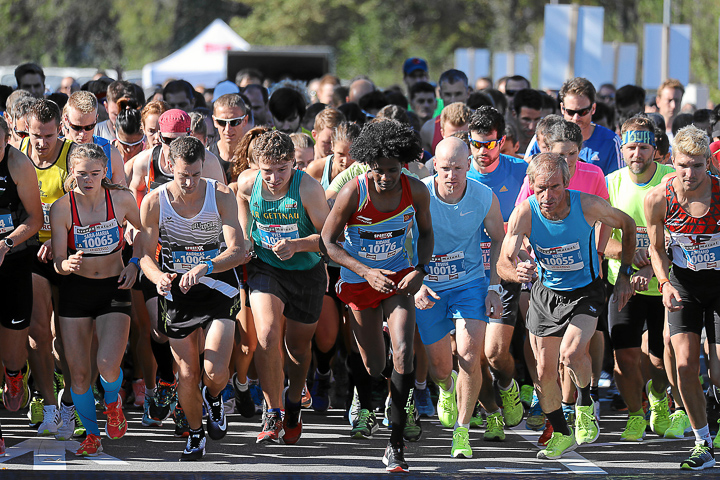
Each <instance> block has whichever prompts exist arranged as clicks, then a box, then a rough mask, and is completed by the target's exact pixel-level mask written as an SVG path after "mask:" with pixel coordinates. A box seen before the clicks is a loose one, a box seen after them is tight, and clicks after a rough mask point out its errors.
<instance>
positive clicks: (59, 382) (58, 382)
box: [53, 370, 65, 399]
mask: <svg viewBox="0 0 720 480" xmlns="http://www.w3.org/2000/svg"><path fill="white" fill-rule="evenodd" d="M64 389H65V377H64V376H63V374H62V373H60V372H58V371H57V370H55V372H54V373H53V391H54V392H55V397H56V398H58V399H59V398H60V397H62V395H61V394H60V392H61V391H62V390H64Z"/></svg>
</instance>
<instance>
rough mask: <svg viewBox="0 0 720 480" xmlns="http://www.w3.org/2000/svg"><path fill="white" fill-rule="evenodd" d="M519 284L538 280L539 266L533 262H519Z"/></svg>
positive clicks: (517, 271) (516, 269)
mask: <svg viewBox="0 0 720 480" xmlns="http://www.w3.org/2000/svg"><path fill="white" fill-rule="evenodd" d="M515 273H516V274H517V277H518V280H519V281H520V282H519V283H525V282H532V281H533V280H535V279H536V278H537V265H536V264H535V262H534V261H533V260H525V261H524V262H518V264H517V266H516V267H515Z"/></svg>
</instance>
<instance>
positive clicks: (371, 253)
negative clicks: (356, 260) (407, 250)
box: [357, 228, 405, 261]
mask: <svg viewBox="0 0 720 480" xmlns="http://www.w3.org/2000/svg"><path fill="white" fill-rule="evenodd" d="M358 233H359V235H360V246H359V249H358V252H357V253H358V255H359V256H360V257H362V258H365V259H367V260H375V261H382V260H387V259H388V258H392V257H394V256H395V255H397V254H399V253H401V252H402V251H403V248H404V247H405V229H404V228H401V229H399V230H393V231H391V232H371V231H368V230H359V231H358Z"/></svg>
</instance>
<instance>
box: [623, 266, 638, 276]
mask: <svg viewBox="0 0 720 480" xmlns="http://www.w3.org/2000/svg"><path fill="white" fill-rule="evenodd" d="M633 273H635V270H634V269H633V268H632V265H620V274H621V275H626V276H628V277H631V276H632V274H633Z"/></svg>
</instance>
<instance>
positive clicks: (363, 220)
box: [355, 215, 720, 225]
mask: <svg viewBox="0 0 720 480" xmlns="http://www.w3.org/2000/svg"><path fill="white" fill-rule="evenodd" d="M355 218H357V219H358V220H360V221H361V222H362V223H367V224H368V225H369V224H371V223H372V219H370V218H367V217H362V216H360V215H358V216H357V217H355ZM718 223H720V222H718Z"/></svg>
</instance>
